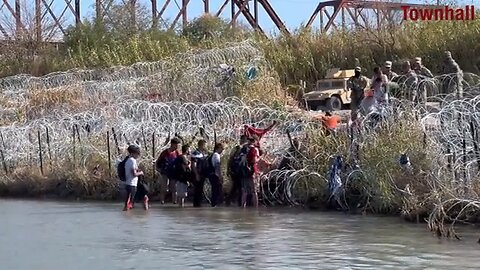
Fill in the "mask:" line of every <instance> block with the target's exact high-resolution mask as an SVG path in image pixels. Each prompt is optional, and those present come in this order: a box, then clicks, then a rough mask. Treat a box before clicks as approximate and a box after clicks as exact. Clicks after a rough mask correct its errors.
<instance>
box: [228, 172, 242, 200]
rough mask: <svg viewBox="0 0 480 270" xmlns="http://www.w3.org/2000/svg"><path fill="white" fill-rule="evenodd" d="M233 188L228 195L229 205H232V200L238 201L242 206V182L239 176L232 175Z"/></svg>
mask: <svg viewBox="0 0 480 270" xmlns="http://www.w3.org/2000/svg"><path fill="white" fill-rule="evenodd" d="M231 179H232V188H231V189H230V192H229V193H228V197H227V201H226V203H227V205H230V203H231V202H232V201H236V202H237V205H238V206H240V205H241V204H242V197H241V195H242V182H241V179H240V178H239V177H236V176H232V177H231Z"/></svg>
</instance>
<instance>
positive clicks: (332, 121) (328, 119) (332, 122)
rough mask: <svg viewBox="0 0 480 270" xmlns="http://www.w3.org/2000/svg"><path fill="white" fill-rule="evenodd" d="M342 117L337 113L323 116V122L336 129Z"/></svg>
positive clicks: (326, 125)
mask: <svg viewBox="0 0 480 270" xmlns="http://www.w3.org/2000/svg"><path fill="white" fill-rule="evenodd" d="M340 120H341V119H340V117H338V116H336V115H332V116H323V117H322V122H323V124H324V125H325V127H327V128H329V129H335V128H337V125H338V123H339V122H340Z"/></svg>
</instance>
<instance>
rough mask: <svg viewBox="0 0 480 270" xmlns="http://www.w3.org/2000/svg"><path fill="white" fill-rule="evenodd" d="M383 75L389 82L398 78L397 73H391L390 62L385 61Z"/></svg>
mask: <svg viewBox="0 0 480 270" xmlns="http://www.w3.org/2000/svg"><path fill="white" fill-rule="evenodd" d="M383 74H385V75H387V78H388V80H389V81H391V80H392V79H393V78H395V77H397V76H398V74H397V73H395V72H393V71H392V62H391V61H385V64H384V65H383Z"/></svg>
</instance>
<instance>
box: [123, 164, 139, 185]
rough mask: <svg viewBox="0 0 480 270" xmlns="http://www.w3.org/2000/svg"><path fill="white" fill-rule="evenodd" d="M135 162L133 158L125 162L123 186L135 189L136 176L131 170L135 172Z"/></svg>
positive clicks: (136, 166)
mask: <svg viewBox="0 0 480 270" xmlns="http://www.w3.org/2000/svg"><path fill="white" fill-rule="evenodd" d="M137 169H138V165H137V160H136V159H134V158H133V157H129V158H128V159H127V162H125V178H126V181H125V185H128V186H133V187H136V186H137V183H138V176H135V175H134V174H133V170H137Z"/></svg>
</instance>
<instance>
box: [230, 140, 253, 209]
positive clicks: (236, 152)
mask: <svg viewBox="0 0 480 270" xmlns="http://www.w3.org/2000/svg"><path fill="white" fill-rule="evenodd" d="M247 143H248V137H247V136H246V135H242V136H240V142H239V144H238V145H237V146H235V148H233V149H232V152H231V153H230V158H229V159H228V168H227V175H228V176H229V177H230V180H231V181H232V188H231V189H230V192H229V193H228V197H227V198H226V204H227V206H229V205H230V204H231V202H232V200H234V201H236V202H237V204H238V206H240V205H241V200H242V199H241V193H242V177H241V176H240V175H239V172H238V168H239V166H240V161H241V155H240V154H241V151H242V148H243V146H245V144H247Z"/></svg>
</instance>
